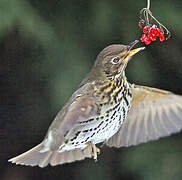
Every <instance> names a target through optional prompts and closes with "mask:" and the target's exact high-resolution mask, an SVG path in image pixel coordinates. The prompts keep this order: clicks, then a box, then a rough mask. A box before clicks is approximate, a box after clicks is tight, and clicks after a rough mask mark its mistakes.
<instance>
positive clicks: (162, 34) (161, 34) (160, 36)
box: [159, 31, 165, 42]
mask: <svg viewBox="0 0 182 180" xmlns="http://www.w3.org/2000/svg"><path fill="white" fill-rule="evenodd" d="M159 39H160V41H161V42H162V41H164V40H165V37H164V33H163V32H162V31H161V33H160V35H159Z"/></svg>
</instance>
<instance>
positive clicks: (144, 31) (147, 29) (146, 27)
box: [143, 26, 149, 34]
mask: <svg viewBox="0 0 182 180" xmlns="http://www.w3.org/2000/svg"><path fill="white" fill-rule="evenodd" d="M148 32H149V26H145V27H144V28H143V33H145V34H147V33H148Z"/></svg>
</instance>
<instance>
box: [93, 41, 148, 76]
mask: <svg viewBox="0 0 182 180" xmlns="http://www.w3.org/2000/svg"><path fill="white" fill-rule="evenodd" d="M137 43H138V40H135V41H134V42H132V43H130V44H129V45H122V44H114V45H110V46H108V47H106V48H104V49H103V50H102V51H101V52H100V53H99V55H98V56H97V59H96V61H95V64H94V67H93V68H92V71H91V73H92V74H93V75H94V74H95V75H96V76H97V77H98V76H101V77H104V78H112V79H113V78H115V77H118V76H121V75H122V74H123V72H124V71H125V68H126V66H127V63H128V61H129V59H130V58H131V57H132V56H133V55H134V54H136V53H137V52H139V51H141V50H143V49H145V47H140V48H136V49H133V47H134V46H135V44H137Z"/></svg>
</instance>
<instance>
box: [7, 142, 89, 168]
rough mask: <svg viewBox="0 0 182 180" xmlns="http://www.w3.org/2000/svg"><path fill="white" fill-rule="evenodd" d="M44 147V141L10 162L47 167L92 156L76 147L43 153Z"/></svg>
mask: <svg viewBox="0 0 182 180" xmlns="http://www.w3.org/2000/svg"><path fill="white" fill-rule="evenodd" d="M42 148H43V145H42V143H40V144H39V145H37V146H35V147H34V148H32V149H30V150H29V151H27V152H25V153H23V154H21V155H19V156H17V157H14V158H12V159H10V160H8V161H9V162H12V163H15V164H20V165H26V166H39V167H45V166H47V165H48V164H50V165H51V166H56V165H58V164H64V163H70V162H74V161H79V160H83V159H85V158H86V157H91V154H90V153H85V152H83V151H82V150H81V149H75V150H71V151H65V152H61V153H59V152H56V151H48V152H44V153H41V152H40V151H41V149H42Z"/></svg>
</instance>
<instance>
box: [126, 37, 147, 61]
mask: <svg viewBox="0 0 182 180" xmlns="http://www.w3.org/2000/svg"><path fill="white" fill-rule="evenodd" d="M138 42H139V41H138V40H135V41H134V42H132V43H130V44H129V45H128V52H127V56H126V57H131V56H133V55H134V54H136V53H137V52H139V51H141V50H144V49H145V47H140V48H136V49H133V50H131V49H132V48H133V47H134V46H135V45H136V44H137V43H138Z"/></svg>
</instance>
